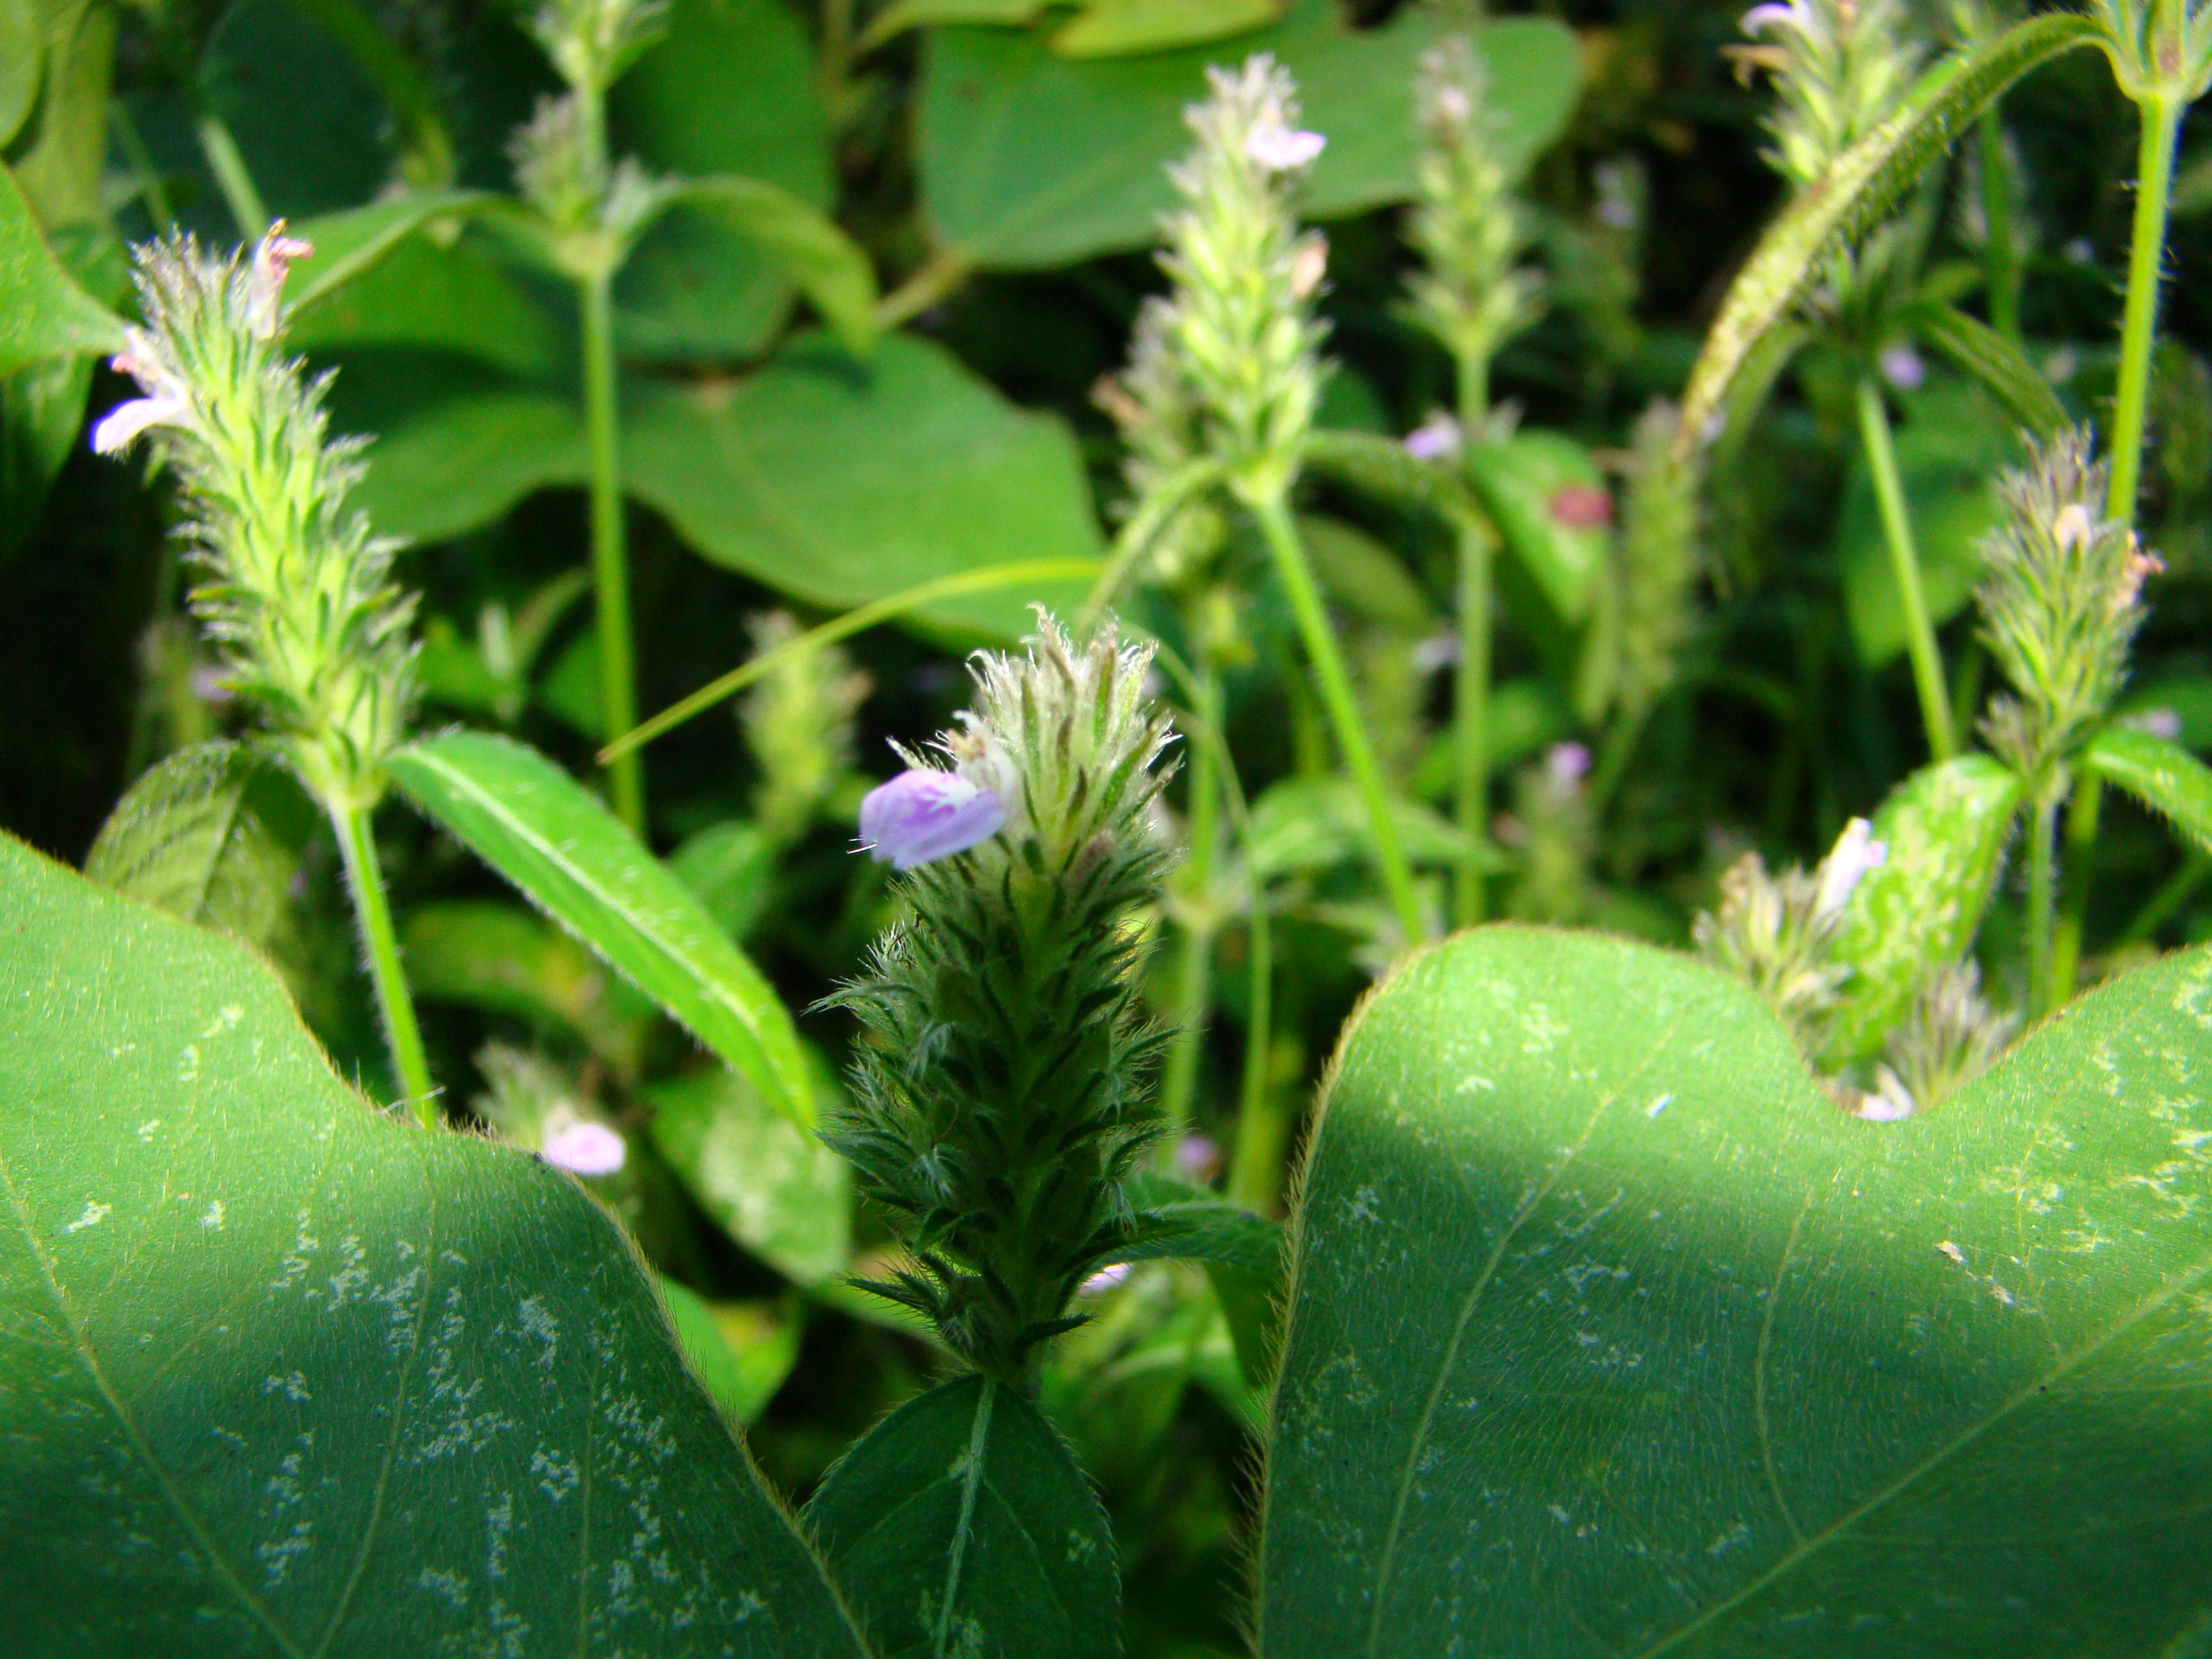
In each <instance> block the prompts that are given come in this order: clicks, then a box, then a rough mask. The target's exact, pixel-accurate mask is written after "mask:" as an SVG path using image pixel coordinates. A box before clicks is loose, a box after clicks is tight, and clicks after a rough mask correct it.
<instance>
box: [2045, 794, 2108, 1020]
mask: <svg viewBox="0 0 2212 1659" xmlns="http://www.w3.org/2000/svg"><path fill="white" fill-rule="evenodd" d="M2104 793H2105V786H2104V780H2103V779H2101V778H2099V777H2097V776H2096V775H2093V774H2087V775H2083V777H2082V778H2081V781H2079V782H2078V783H2076V784H2075V786H2074V799H2073V800H2072V801H2071V802H2070V803H2069V805H2068V806H2067V809H2066V902H2065V904H2064V905H2063V907H2062V908H2061V909H2060V911H2059V915H2058V927H2057V932H2056V933H2054V935H2053V936H2052V939H2051V1000H2052V1002H2053V1003H2054V1005H2055V1004H2057V1003H2063V1002H2064V1001H2066V1000H2068V999H2069V998H2070V997H2072V996H2073V994H2074V987H2075V981H2077V980H2078V979H2079V978H2080V977H2081V934H2082V931H2083V929H2084V927H2086V926H2087V922H2088V917H2089V869H2090V866H2091V864H2092V862H2093V860H2094V859H2095V856H2096V846H2097V808H2098V806H2099V805H2100V803H2101V802H2102V799H2103V797H2104Z"/></svg>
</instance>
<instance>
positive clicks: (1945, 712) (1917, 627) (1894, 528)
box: [1858, 374, 1957, 761]
mask: <svg viewBox="0 0 2212 1659" xmlns="http://www.w3.org/2000/svg"><path fill="white" fill-rule="evenodd" d="M1858 391H1859V436H1860V439H1861V441H1863V443H1864V444H1865V446H1866V455H1867V470H1868V471H1869V472H1871V473H1872V474H1873V475H1874V493H1875V500H1876V501H1878V502H1880V503H1881V528H1882V533H1883V535H1884V537H1885V538H1887V541H1888V543H1889V562H1890V568H1891V569H1892V570H1893V572H1895V574H1896V576H1897V596H1898V601H1899V605H1900V607H1901V608H1902V609H1903V610H1904V611H1905V647H1906V648H1907V650H1908V651H1909V652H1910V653H1911V657H1912V683H1913V685H1914V687H1915V689H1916V690H1918V692H1919V694H1920V718H1921V720H1923V722H1924V723H1925V724H1926V726H1927V728H1928V752H1929V755H1930V756H1932V757H1934V758H1935V759H1936V760H1939V761H1947V760H1948V759H1950V758H1951V757H1952V755H1953V754H1954V753H1955V752H1956V750H1957V744H1956V743H1955V742H1954V740H1953V738H1952V736H1951V701H1950V698H1949V697H1948V696H1947V695H1946V693H1945V688H1944V685H1943V660H1942V658H1941V657H1940V656H1939V655H1937V653H1936V629H1935V627H1934V625H1933V624H1932V623H1929V620H1928V601H1927V599H1925V598H1924V597H1923V594H1922V592H1921V587H1920V554H1919V551H1918V550H1917V549H1916V548H1915V547H1914V546H1913V544H1912V520H1911V517H1910V516H1909V514H1908V513H1906V510H1905V485H1904V483H1903V481H1902V480H1901V479H1900V478H1899V477H1898V471H1897V449H1896V447H1895V446H1894V445H1893V444H1892V443H1891V441H1890V436H1889V412H1888V410H1886V409H1884V408H1883V407H1882V402H1881V387H1880V386H1877V385H1876V384H1875V378H1874V376H1873V375H1872V374H1861V375H1860V376H1859V388H1858Z"/></svg>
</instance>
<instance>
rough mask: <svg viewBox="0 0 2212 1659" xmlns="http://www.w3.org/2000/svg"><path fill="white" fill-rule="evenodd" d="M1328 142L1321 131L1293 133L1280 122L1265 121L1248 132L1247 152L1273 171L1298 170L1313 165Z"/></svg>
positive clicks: (1288, 171)
mask: <svg viewBox="0 0 2212 1659" xmlns="http://www.w3.org/2000/svg"><path fill="white" fill-rule="evenodd" d="M1326 143H1328V139H1326V138H1324V137H1322V136H1321V134H1319V133H1318V132H1293V131H1291V129H1290V128H1288V127H1286V126H1285V125H1283V124H1282V123H1281V122H1280V121H1267V120H1263V121H1261V122H1259V123H1257V124H1256V125H1254V127H1253V129H1252V131H1249V133H1247V134H1245V135H1244V153H1245V155H1249V156H1250V157H1251V158H1252V159H1253V160H1254V161H1257V162H1258V163H1259V164H1260V165H1261V167H1265V168H1267V171H1268V172H1270V173H1294V172H1296V171H1297V169H1298V168H1300V167H1310V166H1311V165H1312V164H1313V161H1314V160H1315V158H1316V157H1317V156H1318V155H1320V154H1321V152H1322V145H1324V144H1326Z"/></svg>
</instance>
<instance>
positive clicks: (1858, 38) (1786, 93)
mask: <svg viewBox="0 0 2212 1659" xmlns="http://www.w3.org/2000/svg"><path fill="white" fill-rule="evenodd" d="M1742 28H1743V32H1744V33H1746V34H1747V35H1749V36H1751V37H1752V38H1753V40H1755V41H1756V42H1758V44H1756V45H1753V46H1735V47H1732V48H1730V49H1729V55H1730V56H1731V57H1733V58H1735V62H1736V67H1737V70H1738V72H1739V73H1740V74H1741V75H1742V76H1744V77H1745V78H1746V79H1748V78H1749V77H1750V76H1751V74H1752V72H1753V70H1765V71H1766V72H1767V74H1768V75H1769V76H1771V77H1772V79H1773V82H1774V90H1775V97H1776V106H1775V110H1774V112H1773V113H1772V114H1771V116H1769V117H1768V118H1767V123H1766V130H1767V132H1768V134H1769V135H1770V136H1771V137H1772V138H1773V140H1774V148H1773V149H1771V150H1769V151H1768V152H1767V160H1768V161H1769V162H1771V164H1772V166H1773V167H1774V169H1775V171H1776V172H1778V173H1780V174H1781V175H1782V176H1783V177H1784V178H1785V179H1789V180H1790V183H1791V184H1793V185H1796V187H1797V188H1798V189H1800V190H1802V189H1804V188H1805V187H1806V186H1807V185H1810V184H1811V183H1812V182H1813V181H1814V179H1818V178H1819V177H1820V175H1821V174H1822V173H1825V172H1826V170H1827V167H1828V164H1829V163H1830V162H1831V161H1834V160H1835V159H1836V157H1837V156H1838V155H1842V154H1843V153H1844V151H1845V150H1846V149H1850V147H1851V146H1852V145H1853V144H1855V143H1857V142H1858V141H1859V140H1860V139H1862V138H1863V137H1866V136H1867V134H1869V132H1871V131H1874V130H1875V127H1877V126H1879V125H1881V123H1882V122H1883V121H1884V120H1886V119H1887V118H1889V117H1890V116H1891V115H1892V114H1893V113H1895V112H1896V111H1897V110H1898V108H1899V106H1901V105H1902V104H1903V102H1904V100H1905V94H1906V93H1907V92H1908V91H1910V90H1911V86H1912V82H1913V79H1914V77H1915V76H1917V75H1918V74H1919V72H1920V58H1921V53H1920V50H1919V48H1918V46H1917V44H1916V43H1914V42H1913V41H1912V40H1911V38H1910V36H1909V35H1908V33H1907V31H1906V19H1905V8H1904V6H1903V4H1902V3H1900V0H1768V3H1766V4H1764V5H1758V6H1753V8H1752V9H1750V10H1749V11H1747V12H1746V13H1745V14H1744V16H1743V23H1742Z"/></svg>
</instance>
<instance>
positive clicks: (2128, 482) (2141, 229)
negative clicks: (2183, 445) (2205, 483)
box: [2105, 95, 2182, 524]
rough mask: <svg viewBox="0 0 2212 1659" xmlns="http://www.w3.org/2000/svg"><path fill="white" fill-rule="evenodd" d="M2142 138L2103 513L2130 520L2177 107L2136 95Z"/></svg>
mask: <svg viewBox="0 0 2212 1659" xmlns="http://www.w3.org/2000/svg"><path fill="white" fill-rule="evenodd" d="M2141 107H2142V147H2141V150H2140V153H2139V157H2138V160H2137V162H2136V222H2135V237H2134V240H2133V241H2132V242H2131V243H2130V246H2129V250H2128V304H2127V312H2126V314H2125V317H2124V320H2123V321H2122V323H2121V325H2120V384H2119V390H2118V392H2117V393H2116V394H2115V395H2114V397H2113V399H2112V489H2111V491H2110V493H2109V494H2108V495H2106V502H2105V513H2106V517H2108V518H2112V519H2118V520H2121V521H2122V522H2124V523H2127V524H2133V523H2134V522H2135V517H2136V489H2137V487H2138V486H2139V484H2140V483H2141V482H2142V450H2143V419H2144V416H2145V413H2146V411H2147V410H2148V406H2149V402H2150V348H2151V341H2152V338H2153V337H2154V335H2155V334H2156V332H2157V329H2158V285H2159V279H2160V276H2161V275H2163V272H2162V271H2161V270H2160V262H2161V261H2162V260H2163V259H2164V258H2165V255H2166V205H2167V203H2168V201H2169V200H2170V198H2171V197H2172V192H2173V148H2174V142H2175V139H2176V137H2178V135H2179V132H2180V131H2181V115H2182V109H2181V106H2180V105H2179V103H2178V102H2168V101H2167V100H2166V99H2164V98H2161V97H2158V96H2155V95H2154V96H2152V97H2149V98H2147V99H2145V100H2142V106H2141Z"/></svg>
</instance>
